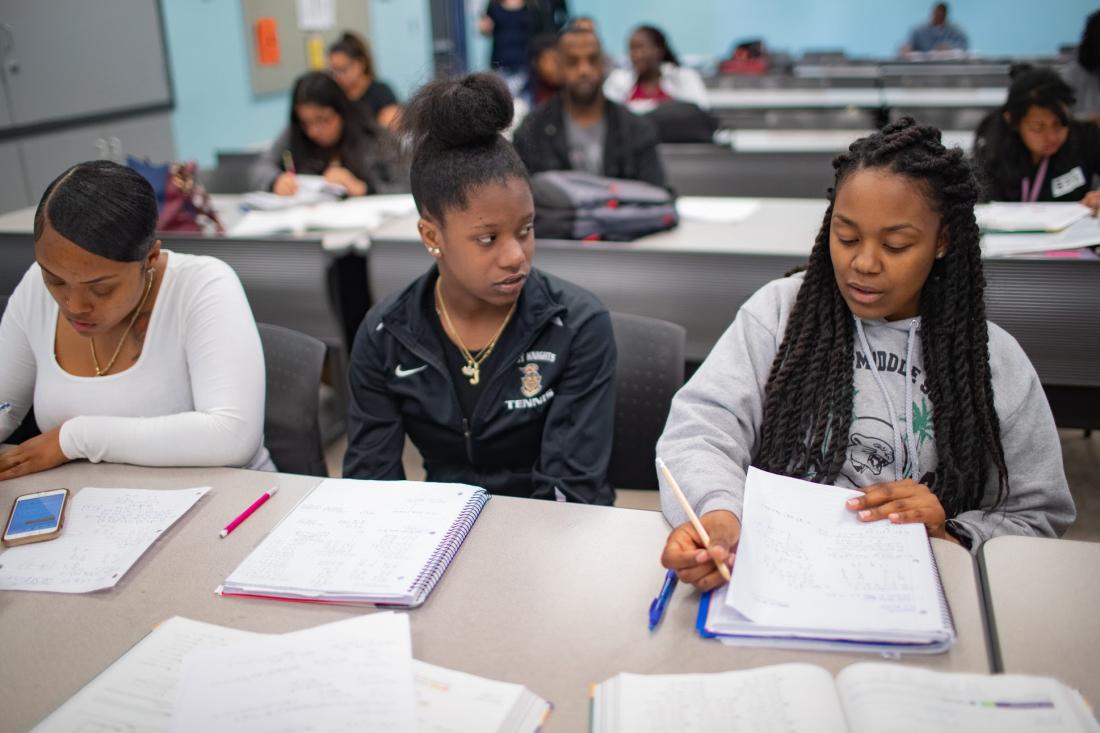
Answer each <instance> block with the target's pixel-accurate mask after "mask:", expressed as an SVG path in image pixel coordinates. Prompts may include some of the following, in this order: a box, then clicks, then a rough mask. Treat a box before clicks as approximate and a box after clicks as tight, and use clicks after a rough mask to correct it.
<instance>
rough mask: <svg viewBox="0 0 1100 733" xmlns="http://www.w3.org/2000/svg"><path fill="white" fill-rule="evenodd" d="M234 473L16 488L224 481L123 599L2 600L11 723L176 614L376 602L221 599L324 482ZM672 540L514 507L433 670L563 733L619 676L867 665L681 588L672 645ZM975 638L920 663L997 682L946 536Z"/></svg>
mask: <svg viewBox="0 0 1100 733" xmlns="http://www.w3.org/2000/svg"><path fill="white" fill-rule="evenodd" d="M316 481H317V479H314V478H307V477H302V476H278V477H276V476H273V475H271V474H263V473H258V472H250V471H240V470H234V469H146V468H138V467H133V466H112V465H107V464H100V465H98V466H92V465H89V464H86V463H75V464H69V465H67V466H63V467H61V468H59V469H55V470H53V471H51V472H48V473H44V474H39V475H35V476H30V477H27V478H23V479H17V480H12V481H8V482H6V483H4V484H3V485H0V504H2V505H3V506H7V505H8V502H10V501H11V500H12V497H14V496H15V495H17V494H21V493H26V492H29V491H35V490H42V489H45V488H47V487H57V486H68V487H70V488H71V489H79V488H80V487H83V486H89V485H91V486H106V487H112V486H113V487H140V488H182V487H189V486H205V485H209V486H212V487H213V491H211V492H210V494H208V495H207V496H206V497H205V498H204V499H203V500H201V501H200V503H199V504H198V505H197V506H196V507H195V508H194V509H193V510H192V511H191V512H190V513H189V514H187V515H186V516H184V517H183V519H181V520H180V522H179V523H178V524H177V525H176V526H175V527H173V528H172V529H171V530H170V531H169V532H168V533H166V534H165V535H164V536H163V537H162V538H161V540H160V541H158V543H157V544H155V545H154V546H153V547H152V548H151V549H150V550H149V552H147V553H146V554H145V556H144V557H142V558H141V559H140V560H139V561H138V562H137V563H136V565H135V566H134V567H133V568H132V569H131V571H130V572H129V573H128V574H127V575H126V576H125V577H123V578H122V580H121V581H120V582H119V584H118V585H117V586H116V587H115V588H114V589H112V590H110V591H106V592H101V593H94V594H87V595H60V594H48V593H23V592H13V591H7V592H0V619H2V623H0V648H2V649H3V650H4V660H5V661H4V664H2V665H0V710H3V711H4V714H3V715H2V716H0V729H3V730H5V731H8V730H10V731H18V730H25V729H26V728H28V727H29V726H31V725H33V724H34V723H36V722H37V721H38V720H40V719H41V718H43V717H44V716H45V715H47V714H48V713H49V712H50V711H52V710H53V709H54V708H56V707H57V706H58V705H60V704H61V703H62V702H63V701H64V700H66V699H67V698H68V697H70V696H71V695H72V694H73V693H75V692H76V691H77V690H78V689H79V688H80V687H81V686H83V685H84V684H85V683H87V682H88V681H89V680H91V679H92V678H93V677H94V676H95V675H96V674H98V673H99V672H100V671H102V670H103V669H104V668H106V667H107V666H108V665H109V664H110V663H111V662H112V661H114V660H115V659H116V658H117V657H119V656H120V655H121V654H123V653H124V652H125V651H126V650H127V649H128V648H130V647H131V646H132V645H133V644H135V643H136V642H137V641H139V640H140V639H141V638H142V637H143V636H144V635H145V634H147V633H148V632H149V631H150V630H151V629H152V628H153V627H154V626H155V625H156V624H157V623H159V622H161V621H163V620H164V619H165V618H167V617H169V616H172V615H182V616H187V617H189V618H193V619H197V620H200V621H207V622H210V623H217V624H223V625H227V626H233V627H236V628H242V629H248V630H252V631H264V632H282V631H290V630H294V629H301V628H305V627H309V626H315V625H317V624H322V623H325V622H328V621H334V620H337V619H340V618H343V617H346V616H348V615H350V614H356V613H363V612H366V611H368V610H369V608H362V607H360V608H348V607H343V608H337V607H329V606H317V605H307V604H296V603H282V602H278V601H265V600H253V599H240V598H219V597H217V596H215V595H214V593H213V590H214V588H215V587H216V586H217V585H218V584H219V583H220V582H222V581H223V580H224V579H225V577H226V576H227V575H228V574H229V573H230V572H231V571H232V570H233V568H234V567H236V565H237V564H238V563H239V562H240V561H241V560H242V559H243V558H244V556H245V555H246V554H247V553H248V552H249V550H250V549H251V548H252V547H253V546H254V545H255V543H256V542H258V541H259V540H260V538H261V537H262V536H263V535H264V534H265V533H266V532H267V531H268V530H269V529H270V528H271V527H272V526H273V525H274V524H275V523H276V522H277V521H278V520H279V519H280V518H281V517H282V516H283V515H284V514H285V513H286V512H288V511H289V510H290V509H291V507H293V506H294V504H295V502H296V501H297V500H298V499H299V498H300V497H301V496H302V495H303V494H304V492H305V491H307V490H308V489H309V488H310V487H311V486H313V485H314V484H315V482H316ZM273 482H278V484H279V486H280V492H279V494H278V495H276V496H275V497H274V498H273V499H272V500H271V501H270V502H268V504H267V505H266V506H264V507H263V508H262V509H260V511H259V512H257V513H256V514H255V515H254V516H253V517H252V518H250V519H249V520H248V521H247V522H245V523H244V524H243V525H241V527H240V528H239V529H237V531H235V532H234V533H233V534H231V535H230V536H229V537H228V538H227V539H225V540H219V539H218V538H217V532H218V530H219V529H220V528H221V527H222V526H223V525H224V524H225V523H226V521H227V520H228V519H230V518H232V517H233V516H235V515H236V514H237V513H238V512H239V511H240V510H241V509H242V508H243V507H244V506H246V505H247V504H248V503H249V502H251V501H252V500H253V499H254V498H255V497H256V496H257V495H259V493H260V492H261V490H262V489H264V488H266V487H268V486H270V485H271V484H272V483H273ZM667 531H668V529H667V526H666V525H665V522H664V519H663V518H662V517H661V515H660V514H658V513H656V512H644V511H635V510H629V509H612V508H604V507H587V506H576V505H562V504H554V503H546V502H540V501H533V500H524V499H509V498H505V497H497V498H494V499H492V500H491V501H490V502H489V504H488V505H487V506H486V508H485V510H484V512H483V513H482V516H481V518H480V519H479V520H478V522H477V524H476V525H475V526H474V529H473V532H472V533H471V534H470V536H469V538H468V539H467V541H466V543H465V545H464V546H463V548H462V550H461V551H460V552H459V554H458V556H457V557H456V559H455V561H454V563H453V564H452V566H451V568H450V569H449V570H448V571H447V573H446V574H445V575H444V576H443V579H442V581H441V582H440V584H439V585H438V586H437V587H436V589H435V591H434V593H433V594H432V596H431V597H430V598H429V599H428V601H427V603H426V604H425V605H424V606H422V607H421V608H419V609H416V610H413V611H411V612H410V613H409V616H410V621H411V622H412V636H413V653H414V655H415V656H416V657H417V658H418V659H422V660H424V661H427V662H431V663H434V664H441V665H444V666H448V667H452V668H455V669H460V670H463V671H466V672H471V673H473V674H479V675H483V676H486V677H491V678H494V679H501V680H509V681H512V682H519V683H522V684H524V685H526V686H527V687H529V688H530V689H532V690H533V691H535V692H536V693H537V694H539V695H542V696H543V697H545V698H546V699H548V700H551V701H552V702H553V703H554V706H555V707H554V714H553V716H552V717H551V719H550V722H549V725H548V726H547V727H546V730H547V731H551V732H552V731H578V730H585V729H586V726H587V715H588V686H589V684H590V683H593V682H599V681H603V680H605V679H607V678H609V677H612V676H614V675H615V674H618V673H619V672H639V673H660V672H688V671H697V672H711V671H720V670H727V669H741V668H748V667H755V666H760V665H766V664H776V663H782V662H790V661H796V660H797V661H807V662H811V663H815V664H820V665H822V666H824V667H826V668H828V669H830V670H832V671H834V672H835V671H838V670H840V669H841V668H843V667H845V666H847V665H848V664H851V663H853V662H856V661H860V660H864V661H865V660H867V659H870V658H871V657H869V656H867V655H854V654H842V653H836V654H829V653H816V654H807V653H798V652H789V651H778V650H766V649H738V648H729V647H725V646H723V645H722V644H720V643H719V642H716V641H707V640H704V639H701V638H699V637H698V636H697V635H696V634H695V632H694V619H695V614H696V610H697V605H698V604H697V597H696V595H695V594H694V593H693V592H691V591H689V590H688V589H687V588H684V587H681V588H678V589H677V591H676V593H675V595H674V597H673V600H672V603H671V606H670V608H669V612H668V614H667V616H666V618H665V620H664V622H663V624H662V626H661V627H660V628H659V629H658V630H657V632H656V633H654V634H650V633H649V632H648V631H647V630H646V625H645V619H646V610H647V608H648V606H649V602H650V600H651V599H652V596H653V595H655V594H656V592H657V590H658V588H659V586H660V583H661V579H662V576H663V570H662V569H661V568H660V566H659V564H658V555H659V553H660V550H661V548H662V546H663V543H664V539H665V536H666V533H667ZM934 546H935V553H936V559H937V562H938V564H939V567H940V572H941V574H942V576H943V579H944V585H945V588H946V591H947V596H948V599H949V602H950V604H951V610H952V614H953V616H954V619H955V624H956V626H957V628H958V631H959V642H958V644H956V646H955V647H954V648H953V649H952V650H951V651H949V652H947V653H946V654H942V655H934V656H927V657H925V656H912V657H906V658H905V659H904V660H903V663H905V664H914V665H920V666H926V667H929V668H933V669H940V670H954V671H972V672H986V671H989V656H988V653H987V651H988V649H987V644H986V637H985V631H984V625H983V620H982V615H981V614H982V611H981V607H980V595H979V592H978V585H977V580H976V573H975V570H974V563H973V560H972V558H971V556H970V555H969V553H967V552H966V551H965V550H963V549H962V548H959V547H957V546H955V545H951V544H948V543H945V542H940V541H935V543H934Z"/></svg>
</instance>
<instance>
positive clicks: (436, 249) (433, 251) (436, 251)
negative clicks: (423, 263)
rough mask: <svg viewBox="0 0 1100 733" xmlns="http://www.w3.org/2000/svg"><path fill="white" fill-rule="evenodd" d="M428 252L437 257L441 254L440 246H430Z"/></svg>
mask: <svg viewBox="0 0 1100 733" xmlns="http://www.w3.org/2000/svg"><path fill="white" fill-rule="evenodd" d="M428 254H430V255H431V256H432V257H435V256H437V255H438V254H439V247H428Z"/></svg>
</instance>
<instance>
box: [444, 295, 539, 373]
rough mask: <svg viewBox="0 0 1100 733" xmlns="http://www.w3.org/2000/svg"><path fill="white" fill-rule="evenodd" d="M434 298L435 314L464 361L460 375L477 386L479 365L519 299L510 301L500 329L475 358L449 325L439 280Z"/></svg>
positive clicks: (501, 331)
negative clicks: (439, 318) (437, 305)
mask: <svg viewBox="0 0 1100 733" xmlns="http://www.w3.org/2000/svg"><path fill="white" fill-rule="evenodd" d="M435 297H436V300H437V301H438V302H439V307H438V308H436V313H439V314H440V315H442V316H443V321H444V323H445V324H446V327H447V330H448V331H450V333H451V335H452V336H454V338H455V344H456V345H457V346H458V350H459V352H460V353H461V354H462V358H463V359H465V360H466V366H464V367H462V373H463V374H464V375H466V376H467V377H469V378H470V384H471V385H472V386H475V387H476V386H477V384H478V382H480V381H481V365H482V364H484V363H485V360H486V359H488V358H489V355H490V354H492V353H493V347H495V346H496V345H497V339H499V338H500V335H501V334H502V333H504V327H505V326H507V325H508V321H510V320H512V314H513V313H515V312H516V303H518V302H519V298H516V299H515V300H514V301H512V307H511V308H510V309H509V310H508V315H506V316H505V317H504V321H503V322H502V323H501V324H500V328H498V329H497V332H496V335H495V336H493V338H492V340H491V341H489V343H488V344H487V345H486V346H485V348H483V349H482V350H481V351H480V352H478V355H477V357H476V358H475V357H474V355H473V354H471V353H470V350H469V349H467V348H466V344H464V343H462V337H461V336H459V335H458V329H457V328H455V324H453V323H451V316H450V314H449V313H447V305H446V303H444V302H443V291H442V290H441V289H440V287H439V279H438V278H436V281H435Z"/></svg>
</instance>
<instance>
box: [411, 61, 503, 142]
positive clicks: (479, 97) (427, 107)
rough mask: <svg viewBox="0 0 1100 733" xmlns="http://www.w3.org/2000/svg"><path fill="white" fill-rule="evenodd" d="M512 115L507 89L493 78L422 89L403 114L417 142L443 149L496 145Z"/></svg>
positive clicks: (478, 76)
mask: <svg viewBox="0 0 1100 733" xmlns="http://www.w3.org/2000/svg"><path fill="white" fill-rule="evenodd" d="M513 113H514V109H513V103H512V95H511V94H509V92H508V87H507V86H505V84H504V82H503V81H501V80H500V79H499V78H498V77H496V76H494V75H492V74H470V75H468V76H465V77H462V78H461V79H451V80H442V81H435V82H432V83H430V84H428V85H426V86H424V87H423V88H422V89H421V90H420V91H419V92H417V94H416V96H415V97H414V98H413V100H412V102H410V103H409V107H408V109H407V110H406V111H405V112H404V113H403V114H402V118H403V120H404V122H403V124H404V126H405V128H406V130H408V131H409V132H411V133H412V135H413V138H414V139H415V140H416V141H417V142H418V143H421V142H430V143H432V144H434V145H438V146H440V147H443V148H461V147H467V146H471V145H487V144H489V143H492V142H494V141H496V139H497V138H498V137H499V136H500V133H502V132H503V131H504V130H506V129H508V125H510V124H511V123H512V116H513Z"/></svg>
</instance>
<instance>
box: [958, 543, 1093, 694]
mask: <svg viewBox="0 0 1100 733" xmlns="http://www.w3.org/2000/svg"><path fill="white" fill-rule="evenodd" d="M979 565H980V567H981V571H982V576H983V583H984V586H985V597H986V605H987V609H986V610H987V613H988V614H989V618H990V631H991V634H992V635H993V638H994V644H993V654H994V663H995V665H996V668H997V669H996V671H998V672H1009V673H1016V674H1041V675H1052V676H1054V677H1058V678H1060V679H1061V680H1062V681H1063V682H1066V683H1068V684H1070V685H1072V686H1073V687H1076V688H1077V689H1079V690H1080V691H1081V692H1082V694H1084V696H1085V698H1086V699H1088V700H1089V702H1090V703H1092V705H1094V706H1095V705H1097V704H1100V703H1098V701H1100V543H1096V542H1074V541H1072V540H1052V539H1048V538H1045V537H997V538H995V539H992V540H990V541H989V542H986V543H985V545H983V546H982V548H981V550H980V554H979Z"/></svg>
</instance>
